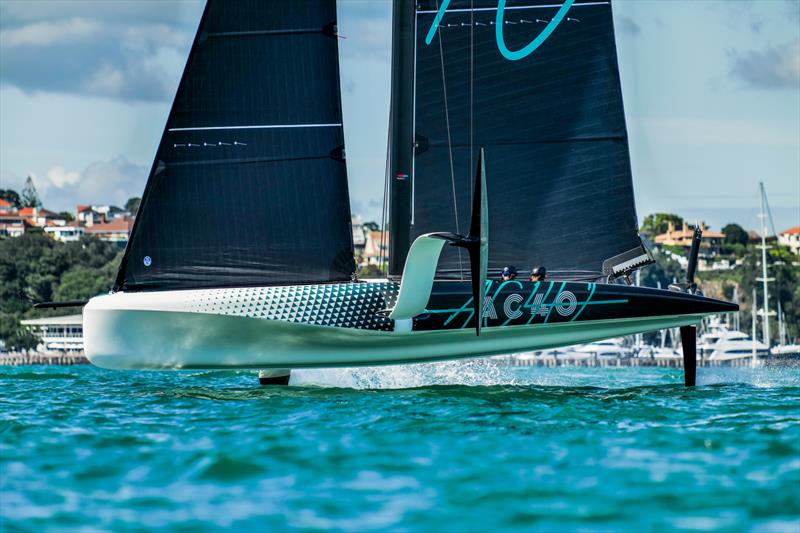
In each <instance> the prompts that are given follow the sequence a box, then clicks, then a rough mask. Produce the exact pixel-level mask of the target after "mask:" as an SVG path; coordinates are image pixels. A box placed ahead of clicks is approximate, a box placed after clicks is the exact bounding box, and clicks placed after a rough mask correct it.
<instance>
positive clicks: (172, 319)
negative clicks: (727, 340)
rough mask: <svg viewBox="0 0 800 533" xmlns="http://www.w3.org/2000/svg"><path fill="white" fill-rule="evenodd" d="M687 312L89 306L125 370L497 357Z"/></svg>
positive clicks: (96, 348) (90, 351)
mask: <svg viewBox="0 0 800 533" xmlns="http://www.w3.org/2000/svg"><path fill="white" fill-rule="evenodd" d="M702 317H703V315H701V314H697V315H681V316H661V317H643V318H626V319H619V320H596V321H587V322H562V323H548V324H544V325H542V324H539V325H535V326H508V327H495V328H487V329H485V330H483V332H482V333H481V336H480V337H476V336H475V333H474V332H473V331H471V330H446V331H413V332H409V333H397V332H384V331H374V330H361V329H348V328H336V327H327V326H315V325H309V324H297V323H290V322H283V321H276V320H263V319H257V318H247V317H237V316H223V315H213V314H205V313H186V312H172V311H133V310H119V311H110V310H92V309H87V310H85V311H84V321H85V322H86V323H89V324H91V327H88V328H86V331H85V342H86V353H87V355H88V357H89V358H90V360H91V361H92V363H94V364H95V365H98V366H101V367H105V368H117V369H124V368H128V369H135V368H140V369H145V368H149V369H167V368H303V367H320V368H321V367H336V366H368V365H383V364H396V363H414V362H423V361H436V360H444V359H458V358H466V357H477V356H489V355H497V354H503V353H513V352H521V351H530V350H538V349H546V348H552V347H557V346H566V345H570V344H577V343H582V342H590V341H594V340H600V339H605V338H611V337H618V336H621V335H630V334H634V333H640V332H645V331H651V330H656V329H664V328H673V327H678V326H685V325H689V324H696V323H698V322H699V321H700V320H701V319H702Z"/></svg>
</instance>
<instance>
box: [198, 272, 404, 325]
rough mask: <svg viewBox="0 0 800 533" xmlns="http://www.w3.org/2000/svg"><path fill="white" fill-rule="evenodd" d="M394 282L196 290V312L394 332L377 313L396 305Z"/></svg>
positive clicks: (396, 288)
mask: <svg viewBox="0 0 800 533" xmlns="http://www.w3.org/2000/svg"><path fill="white" fill-rule="evenodd" d="M398 289H399V286H398V285H397V284H395V283H372V282H365V283H333V284H325V285H294V286H286V287H243V288H239V289H211V290H200V291H193V292H194V295H193V296H192V298H191V300H190V302H189V304H190V310H191V311H192V312H196V313H212V314H218V315H233V316H244V317H251V318H265V319H269V320H283V321H286V322H298V323H302V324H315V325H319V326H333V327H340V328H357V329H373V330H383V331H391V330H392V329H393V327H394V326H393V321H392V320H389V319H387V318H383V317H380V316H378V315H376V313H377V312H378V311H380V310H383V309H388V308H390V307H393V306H394V304H395V302H396V300H397V293H398Z"/></svg>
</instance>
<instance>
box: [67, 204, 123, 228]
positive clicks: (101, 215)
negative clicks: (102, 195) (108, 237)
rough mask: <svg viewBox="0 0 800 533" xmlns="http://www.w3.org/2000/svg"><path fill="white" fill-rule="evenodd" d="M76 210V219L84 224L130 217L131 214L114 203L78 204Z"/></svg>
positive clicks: (88, 224) (91, 224)
mask: <svg viewBox="0 0 800 533" xmlns="http://www.w3.org/2000/svg"><path fill="white" fill-rule="evenodd" d="M76 212H77V219H78V221H79V222H81V223H82V224H83V225H85V226H93V225H94V224H98V223H103V222H111V221H113V220H118V219H123V218H131V216H132V214H131V213H130V212H129V211H126V210H125V209H122V208H121V207H117V206H115V205H79V206H78V208H77V210H76Z"/></svg>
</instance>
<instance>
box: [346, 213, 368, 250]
mask: <svg viewBox="0 0 800 533" xmlns="http://www.w3.org/2000/svg"><path fill="white" fill-rule="evenodd" d="M350 225H351V226H352V228H353V249H354V251H355V253H356V255H361V254H363V253H364V246H365V245H366V244H367V229H366V228H365V227H364V223H363V222H361V217H360V216H358V215H353V216H352V217H351V218H350Z"/></svg>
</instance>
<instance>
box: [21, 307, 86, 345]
mask: <svg viewBox="0 0 800 533" xmlns="http://www.w3.org/2000/svg"><path fill="white" fill-rule="evenodd" d="M21 323H22V325H23V326H24V327H26V328H28V330H30V332H31V333H33V334H34V335H35V336H36V337H37V338H38V339H39V341H40V344H39V346H37V347H36V349H37V351H40V352H70V353H75V352H82V351H83V316H82V315H67V316H52V317H47V318H33V319H29V320H22V321H21Z"/></svg>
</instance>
